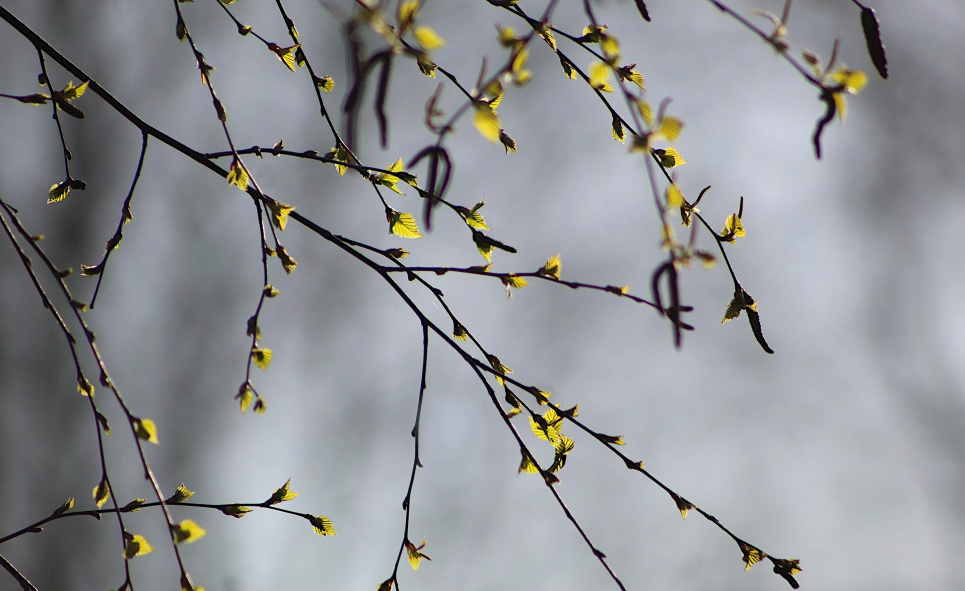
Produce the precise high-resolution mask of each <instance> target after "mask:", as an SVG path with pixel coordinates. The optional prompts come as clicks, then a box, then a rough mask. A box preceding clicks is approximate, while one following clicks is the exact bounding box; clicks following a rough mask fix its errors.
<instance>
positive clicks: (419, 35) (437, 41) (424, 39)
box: [413, 27, 446, 51]
mask: <svg viewBox="0 0 965 591" xmlns="http://www.w3.org/2000/svg"><path fill="white" fill-rule="evenodd" d="M413 35H415V40H416V41H417V42H418V43H419V45H421V46H422V49H425V50H426V51H432V50H433V49H439V48H440V47H442V46H443V45H445V44H446V42H445V40H444V39H443V38H442V37H440V36H439V35H438V34H436V32H435V31H434V30H432V27H416V28H415V31H413Z"/></svg>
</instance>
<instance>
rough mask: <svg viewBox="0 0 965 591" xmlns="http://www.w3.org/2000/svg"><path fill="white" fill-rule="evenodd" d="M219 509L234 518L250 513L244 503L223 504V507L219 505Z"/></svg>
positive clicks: (249, 509)
mask: <svg viewBox="0 0 965 591" xmlns="http://www.w3.org/2000/svg"><path fill="white" fill-rule="evenodd" d="M219 509H221V512H222V513H224V514H225V515H230V516H231V517H234V518H235V519H241V518H242V517H244V516H245V515H247V514H249V513H251V508H250V507H245V506H244V505H225V506H223V507H219Z"/></svg>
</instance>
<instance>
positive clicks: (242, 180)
mask: <svg viewBox="0 0 965 591" xmlns="http://www.w3.org/2000/svg"><path fill="white" fill-rule="evenodd" d="M225 178H226V179H227V181H228V184H229V185H234V186H236V187H238V188H239V189H241V190H242V191H247V190H248V171H247V170H245V167H244V165H242V164H241V160H239V159H238V158H235V159H234V160H232V161H231V169H230V170H228V176H227V177H225Z"/></svg>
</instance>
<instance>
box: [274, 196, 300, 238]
mask: <svg viewBox="0 0 965 591" xmlns="http://www.w3.org/2000/svg"><path fill="white" fill-rule="evenodd" d="M268 209H269V210H271V223H272V224H274V226H275V227H276V228H278V229H279V230H281V231H282V232H284V231H285V225H286V224H288V214H290V213H291V212H293V211H295V207H294V206H292V205H286V204H284V203H282V202H281V201H271V202H269V203H268Z"/></svg>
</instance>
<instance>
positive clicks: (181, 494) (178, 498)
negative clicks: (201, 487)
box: [164, 482, 194, 505]
mask: <svg viewBox="0 0 965 591" xmlns="http://www.w3.org/2000/svg"><path fill="white" fill-rule="evenodd" d="M193 496H194V491H192V490H189V489H188V487H186V486H184V483H183V482H182V483H181V484H180V486H178V488H177V490H175V491H174V494H173V495H171V496H170V497H168V498H167V499H166V500H165V501H164V502H165V503H168V504H171V505H177V504H178V503H183V502H185V501H187V500H188V499H190V498H191V497H193Z"/></svg>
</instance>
